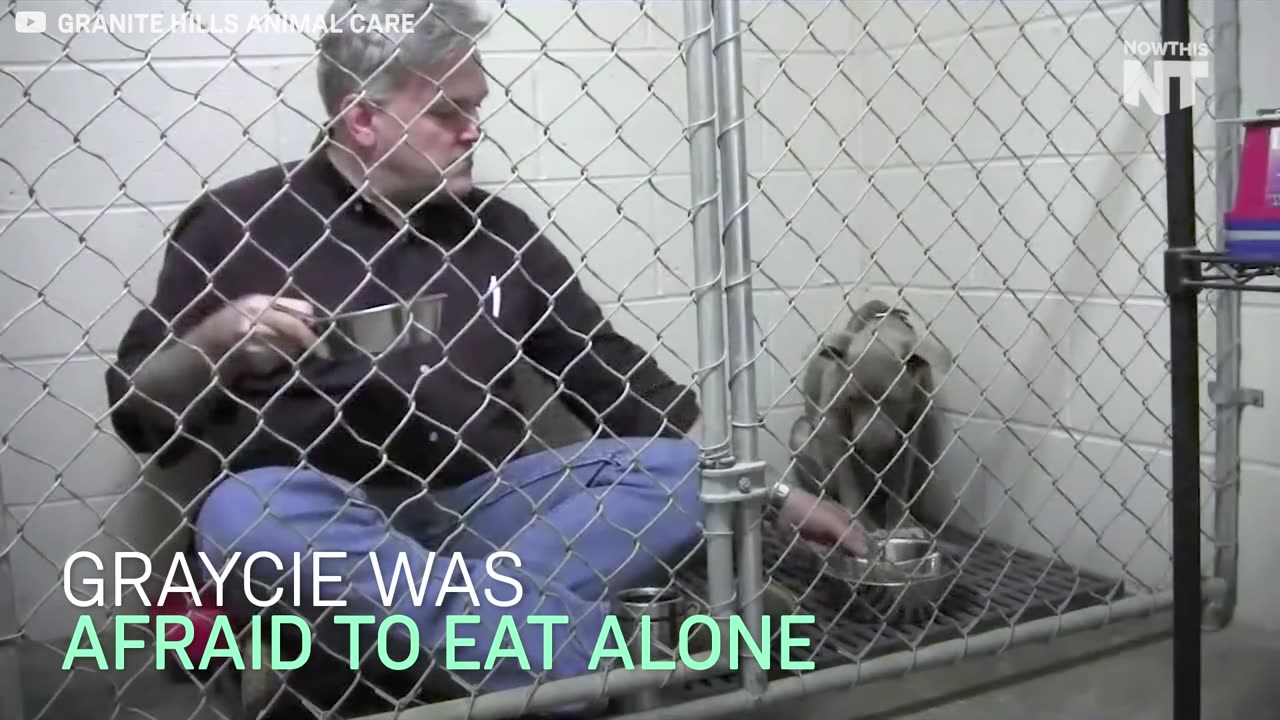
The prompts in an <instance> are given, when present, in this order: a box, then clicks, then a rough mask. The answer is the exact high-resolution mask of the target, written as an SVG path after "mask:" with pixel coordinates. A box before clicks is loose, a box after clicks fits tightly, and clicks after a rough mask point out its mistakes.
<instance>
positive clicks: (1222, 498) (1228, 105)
mask: <svg viewBox="0 0 1280 720" xmlns="http://www.w3.org/2000/svg"><path fill="white" fill-rule="evenodd" d="M1239 13H1240V8H1239V0H1214V3H1213V27H1214V42H1213V96H1214V106H1213V116H1214V117H1215V118H1235V117H1240V115H1241V108H1240V18H1239ZM1239 134H1240V128H1239V126H1237V125H1236V124H1234V123H1218V126H1217V132H1216V137H1215V143H1214V144H1215V147H1216V148H1217V151H1216V157H1215V159H1214V163H1213V167H1214V180H1213V181H1214V187H1215V189H1216V190H1217V193H1218V201H1217V214H1218V217H1217V223H1216V224H1217V242H1216V244H1217V248H1218V250H1220V251H1221V250H1223V249H1225V247H1226V232H1225V229H1224V226H1223V221H1222V217H1223V213H1225V212H1226V211H1227V209H1228V208H1230V207H1231V206H1232V204H1233V203H1234V202H1235V196H1236V173H1237V172H1238V171H1239V167H1240V145H1239V139H1238V138H1239ZM1216 300H1217V302H1216V303H1215V308H1214V320H1215V325H1216V326H1217V365H1216V368H1215V372H1214V375H1215V377H1214V380H1215V383H1216V388H1215V390H1216V392H1215V396H1216V397H1215V405H1216V412H1215V416H1216V421H1215V423H1214V436H1213V439H1214V448H1213V474H1214V487H1215V490H1214V501H1213V503H1214V507H1213V537H1214V555H1213V575H1214V577H1216V578H1220V579H1222V580H1223V581H1224V583H1223V585H1224V589H1225V593H1224V594H1223V596H1222V597H1220V598H1218V600H1217V602H1216V603H1215V604H1214V607H1213V608H1212V617H1211V620H1212V622H1213V623H1214V624H1215V625H1217V626H1218V627H1225V626H1226V625H1227V624H1228V623H1230V622H1231V616H1232V615H1233V614H1234V612H1235V605H1236V567H1237V558H1238V545H1239V529H1240V528H1239V515H1240V512H1239V511H1240V420H1241V417H1240V416H1241V413H1242V412H1243V405H1242V404H1241V403H1240V402H1239V399H1240V397H1241V396H1240V293H1238V292H1233V291H1229V290H1228V291H1221V290H1220V291H1218V293H1217V298H1216ZM1197 422H1198V420H1197Z"/></svg>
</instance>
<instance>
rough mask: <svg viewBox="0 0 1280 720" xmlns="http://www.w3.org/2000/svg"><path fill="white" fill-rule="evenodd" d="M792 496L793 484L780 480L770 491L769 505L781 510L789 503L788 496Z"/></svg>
mask: <svg viewBox="0 0 1280 720" xmlns="http://www.w3.org/2000/svg"><path fill="white" fill-rule="evenodd" d="M790 494H791V483H789V482H787V481H786V480H782V479H779V480H778V482H776V483H774V484H773V487H772V488H771V489H770V490H769V504H770V505H772V506H774V507H776V508H780V507H782V506H783V505H785V504H786V502H787V496H788V495H790Z"/></svg>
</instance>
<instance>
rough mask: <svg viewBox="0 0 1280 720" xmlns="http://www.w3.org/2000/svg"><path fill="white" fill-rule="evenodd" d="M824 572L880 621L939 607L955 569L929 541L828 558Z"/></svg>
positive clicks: (898, 541) (903, 541) (902, 541)
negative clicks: (843, 584) (850, 590)
mask: <svg viewBox="0 0 1280 720" xmlns="http://www.w3.org/2000/svg"><path fill="white" fill-rule="evenodd" d="M824 572H825V573H826V574H827V575H829V576H831V577H834V578H838V579H839V580H843V581H844V582H846V583H848V584H849V585H850V586H851V587H853V589H854V592H856V593H857V594H858V596H859V597H860V599H861V600H862V601H863V602H864V603H866V604H867V606H868V607H870V608H871V609H872V610H873V611H875V612H876V613H877V614H879V615H881V616H882V617H884V616H901V615H904V614H905V615H912V616H914V615H918V614H920V613H922V612H930V611H932V610H933V609H934V608H935V607H936V606H937V605H938V603H939V602H940V601H941V600H942V598H943V597H944V596H945V595H946V593H947V591H948V590H949V589H950V588H951V584H952V582H953V581H954V580H955V577H956V575H957V574H958V572H959V567H958V566H957V565H956V563H955V562H954V561H952V560H951V559H950V558H948V557H947V556H946V555H945V554H943V553H942V552H941V551H939V550H938V549H937V548H936V546H935V545H934V543H932V542H931V541H929V540H925V539H918V538H902V537H890V538H888V539H886V540H883V541H881V542H879V543H874V544H873V545H872V548H871V553H870V555H869V556H867V557H858V556H855V555H851V554H849V553H845V552H841V551H837V552H835V553H833V554H832V555H831V556H830V557H828V558H827V561H826V566H825V568H824Z"/></svg>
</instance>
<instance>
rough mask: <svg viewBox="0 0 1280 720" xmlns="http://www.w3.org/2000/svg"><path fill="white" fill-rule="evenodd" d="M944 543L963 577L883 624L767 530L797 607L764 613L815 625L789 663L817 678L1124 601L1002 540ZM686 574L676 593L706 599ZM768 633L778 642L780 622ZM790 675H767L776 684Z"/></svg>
mask: <svg viewBox="0 0 1280 720" xmlns="http://www.w3.org/2000/svg"><path fill="white" fill-rule="evenodd" d="M766 527H767V525H766ZM939 537H940V539H941V540H943V541H945V542H947V543H949V544H950V545H952V546H954V548H953V549H952V550H950V551H948V550H947V549H943V551H944V552H950V554H951V555H952V556H953V559H954V560H955V561H956V563H957V564H958V565H959V570H960V571H959V573H958V574H957V576H956V577H955V578H954V581H953V582H952V583H951V584H950V587H949V589H948V590H947V591H946V594H945V595H944V596H943V597H942V599H941V601H940V602H939V603H938V605H937V607H936V608H933V609H929V610H927V611H925V612H923V613H917V614H915V615H914V616H911V615H908V614H905V613H897V614H896V617H895V616H889V617H887V618H883V617H882V616H880V615H877V614H876V613H875V612H874V611H872V610H870V609H869V608H868V607H866V606H865V605H863V604H862V603H860V602H859V600H858V599H857V597H856V595H855V594H854V593H853V592H852V589H851V588H850V586H849V585H848V583H845V582H843V581H840V580H837V579H833V578H829V577H827V576H824V575H823V574H822V573H821V569H820V567H819V563H820V562H821V561H820V560H819V561H818V562H817V563H814V562H810V561H807V558H806V557H805V555H806V554H807V553H806V554H802V550H801V549H800V548H798V547H797V541H795V540H794V539H781V538H778V537H775V536H773V535H771V534H770V533H769V532H767V531H766V532H765V535H764V543H763V544H764V548H763V549H764V569H765V575H766V577H767V578H768V577H770V576H771V582H772V583H773V584H775V585H779V586H780V587H782V588H784V589H785V590H786V591H788V592H789V593H791V594H793V595H795V596H798V597H799V608H796V607H795V606H794V605H792V606H790V607H787V608H784V609H781V610H780V609H778V608H777V607H769V605H768V603H766V612H767V613H770V612H771V613H773V614H775V615H777V614H783V613H788V614H792V613H793V614H808V615H812V616H813V618H814V621H813V623H809V624H795V625H792V626H791V633H792V636H793V637H798V636H805V637H808V638H810V645H809V646H808V647H807V648H800V649H798V650H799V652H801V653H803V654H802V655H800V656H798V657H793V658H792V659H793V660H801V661H805V660H807V661H812V662H813V664H814V669H815V670H820V669H823V668H826V667H832V666H836V665H844V664H848V663H850V662H857V661H859V660H863V659H868V658H873V657H878V656H882V655H887V654H889V653H893V652H897V651H900V650H910V649H912V648H918V647H922V646H926V645H931V644H934V643H938V642H943V641H946V640H951V639H954V638H959V637H964V636H966V635H972V634H975V633H981V632H985V631H988V630H992V629H995V628H998V627H1008V626H1011V625H1016V624H1019V623H1025V622H1030V621H1033V620H1038V619H1041V618H1045V617H1051V616H1053V615H1061V614H1063V613H1066V612H1070V611H1073V610H1078V609H1081V608H1085V607H1090V606H1094V605H1102V604H1106V603H1110V602H1114V601H1116V600H1118V599H1120V598H1122V597H1124V596H1125V594H1126V593H1125V590H1124V583H1123V581H1121V580H1119V579H1117V578H1111V577H1106V576H1103V575H1100V574H1095V573H1090V572H1087V571H1084V570H1081V569H1079V568H1076V567H1073V566H1071V565H1069V564H1067V563H1064V562H1062V561H1060V560H1053V559H1050V558H1047V557H1045V556H1043V555H1039V554H1037V553H1033V552H1030V551H1027V550H1022V549H1019V548H1017V547H1014V546H1012V545H1009V544H1007V543H1004V542H1001V541H998V540H992V539H985V538H984V539H981V540H979V539H978V537H977V536H974V535H970V534H968V533H965V532H962V531H957V530H946V531H943V532H942V533H940V535H939ZM957 551H958V552H959V554H958V555H957ZM780 560H781V562H780ZM686 567H688V569H687V570H685V571H683V572H681V573H679V574H677V576H676V579H675V580H676V584H677V585H678V586H680V587H682V588H683V589H684V590H686V591H688V592H690V593H693V594H694V595H695V596H696V597H700V598H706V597H707V594H706V575H705V569H703V568H705V565H704V564H702V563H699V564H698V565H697V566H696V568H695V567H689V566H686ZM771 630H772V631H773V632H774V633H775V634H776V633H777V630H778V622H777V619H776V617H775V619H774V621H773V625H772V627H771ZM773 645H774V648H773V667H774V668H777V667H778V665H779V664H780V659H781V657H780V655H779V653H778V652H777V647H776V646H777V643H776V642H775V643H773ZM723 647H724V646H723V645H722V648H723ZM793 652H796V651H793ZM794 673H795V671H794V670H775V671H773V672H771V674H772V675H777V676H780V677H784V676H787V675H792V674H794ZM729 679H731V678H727V677H726V678H706V679H701V680H697V681H695V682H693V683H691V684H690V685H689V686H688V691H689V694H692V695H702V694H704V693H711V694H714V693H716V692H723V691H724V690H726V689H732V687H730V686H726V685H725V681H726V680H729ZM735 682H736V681H735Z"/></svg>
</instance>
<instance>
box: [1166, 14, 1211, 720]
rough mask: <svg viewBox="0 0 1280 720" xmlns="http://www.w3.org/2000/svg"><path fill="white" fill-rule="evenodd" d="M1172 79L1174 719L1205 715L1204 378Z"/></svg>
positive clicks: (1190, 216) (1175, 37)
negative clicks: (1202, 649) (1188, 278)
mask: <svg viewBox="0 0 1280 720" xmlns="http://www.w3.org/2000/svg"><path fill="white" fill-rule="evenodd" d="M1160 35H1161V39H1162V40H1164V41H1165V43H1166V44H1165V46H1164V47H1165V52H1164V60H1166V61H1177V60H1188V59H1190V57H1189V56H1188V55H1187V54H1186V49H1187V46H1188V44H1189V43H1190V40H1191V26H1190V12H1189V8H1188V7H1187V0H1161V2H1160ZM1181 82H1182V81H1181V80H1178V79H1175V80H1172V81H1171V82H1170V83H1169V87H1168V95H1167V97H1168V111H1169V112H1168V113H1167V114H1166V115H1165V117H1164V144H1165V191H1166V203H1167V212H1166V217H1167V218H1168V223H1169V254H1168V256H1167V261H1168V267H1169V270H1171V272H1169V273H1167V274H1166V279H1165V286H1166V287H1165V292H1166V294H1167V296H1168V300H1169V334H1170V337H1169V342H1170V349H1171V355H1172V357H1171V358H1170V361H1169V366H1170V367H1169V373H1170V375H1171V378H1170V385H1171V390H1172V393H1173V395H1172V397H1171V398H1170V400H1171V411H1172V415H1173V418H1172V425H1173V438H1172V443H1173V449H1172V456H1173V458H1172V459H1173V479H1172V483H1173V595H1174V598H1173V703H1174V706H1173V718H1174V720H1199V718H1200V622H1201V612H1202V610H1201V588H1200V419H1199V414H1200V411H1199V407H1200V379H1199V377H1198V372H1197V368H1198V367H1199V365H1200V361H1199V343H1198V338H1199V327H1198V318H1197V313H1196V299H1197V297H1196V294H1197V291H1196V288H1195V287H1194V286H1188V285H1187V284H1185V283H1183V282H1181V280H1182V279H1183V278H1184V277H1185V273H1186V270H1187V263H1186V262H1184V261H1183V260H1184V258H1183V257H1182V255H1183V254H1184V253H1186V252H1188V251H1190V250H1191V249H1192V248H1194V247H1195V218H1196V213H1195V165H1194V160H1193V153H1194V145H1193V142H1194V140H1193V136H1192V110H1191V108H1189V107H1188V108H1185V109H1183V108H1181V107H1180V106H1181V101H1180V98H1181V97H1182V96H1183V95H1184V94H1185V93H1187V92H1188V91H1189V88H1183V87H1181Z"/></svg>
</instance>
